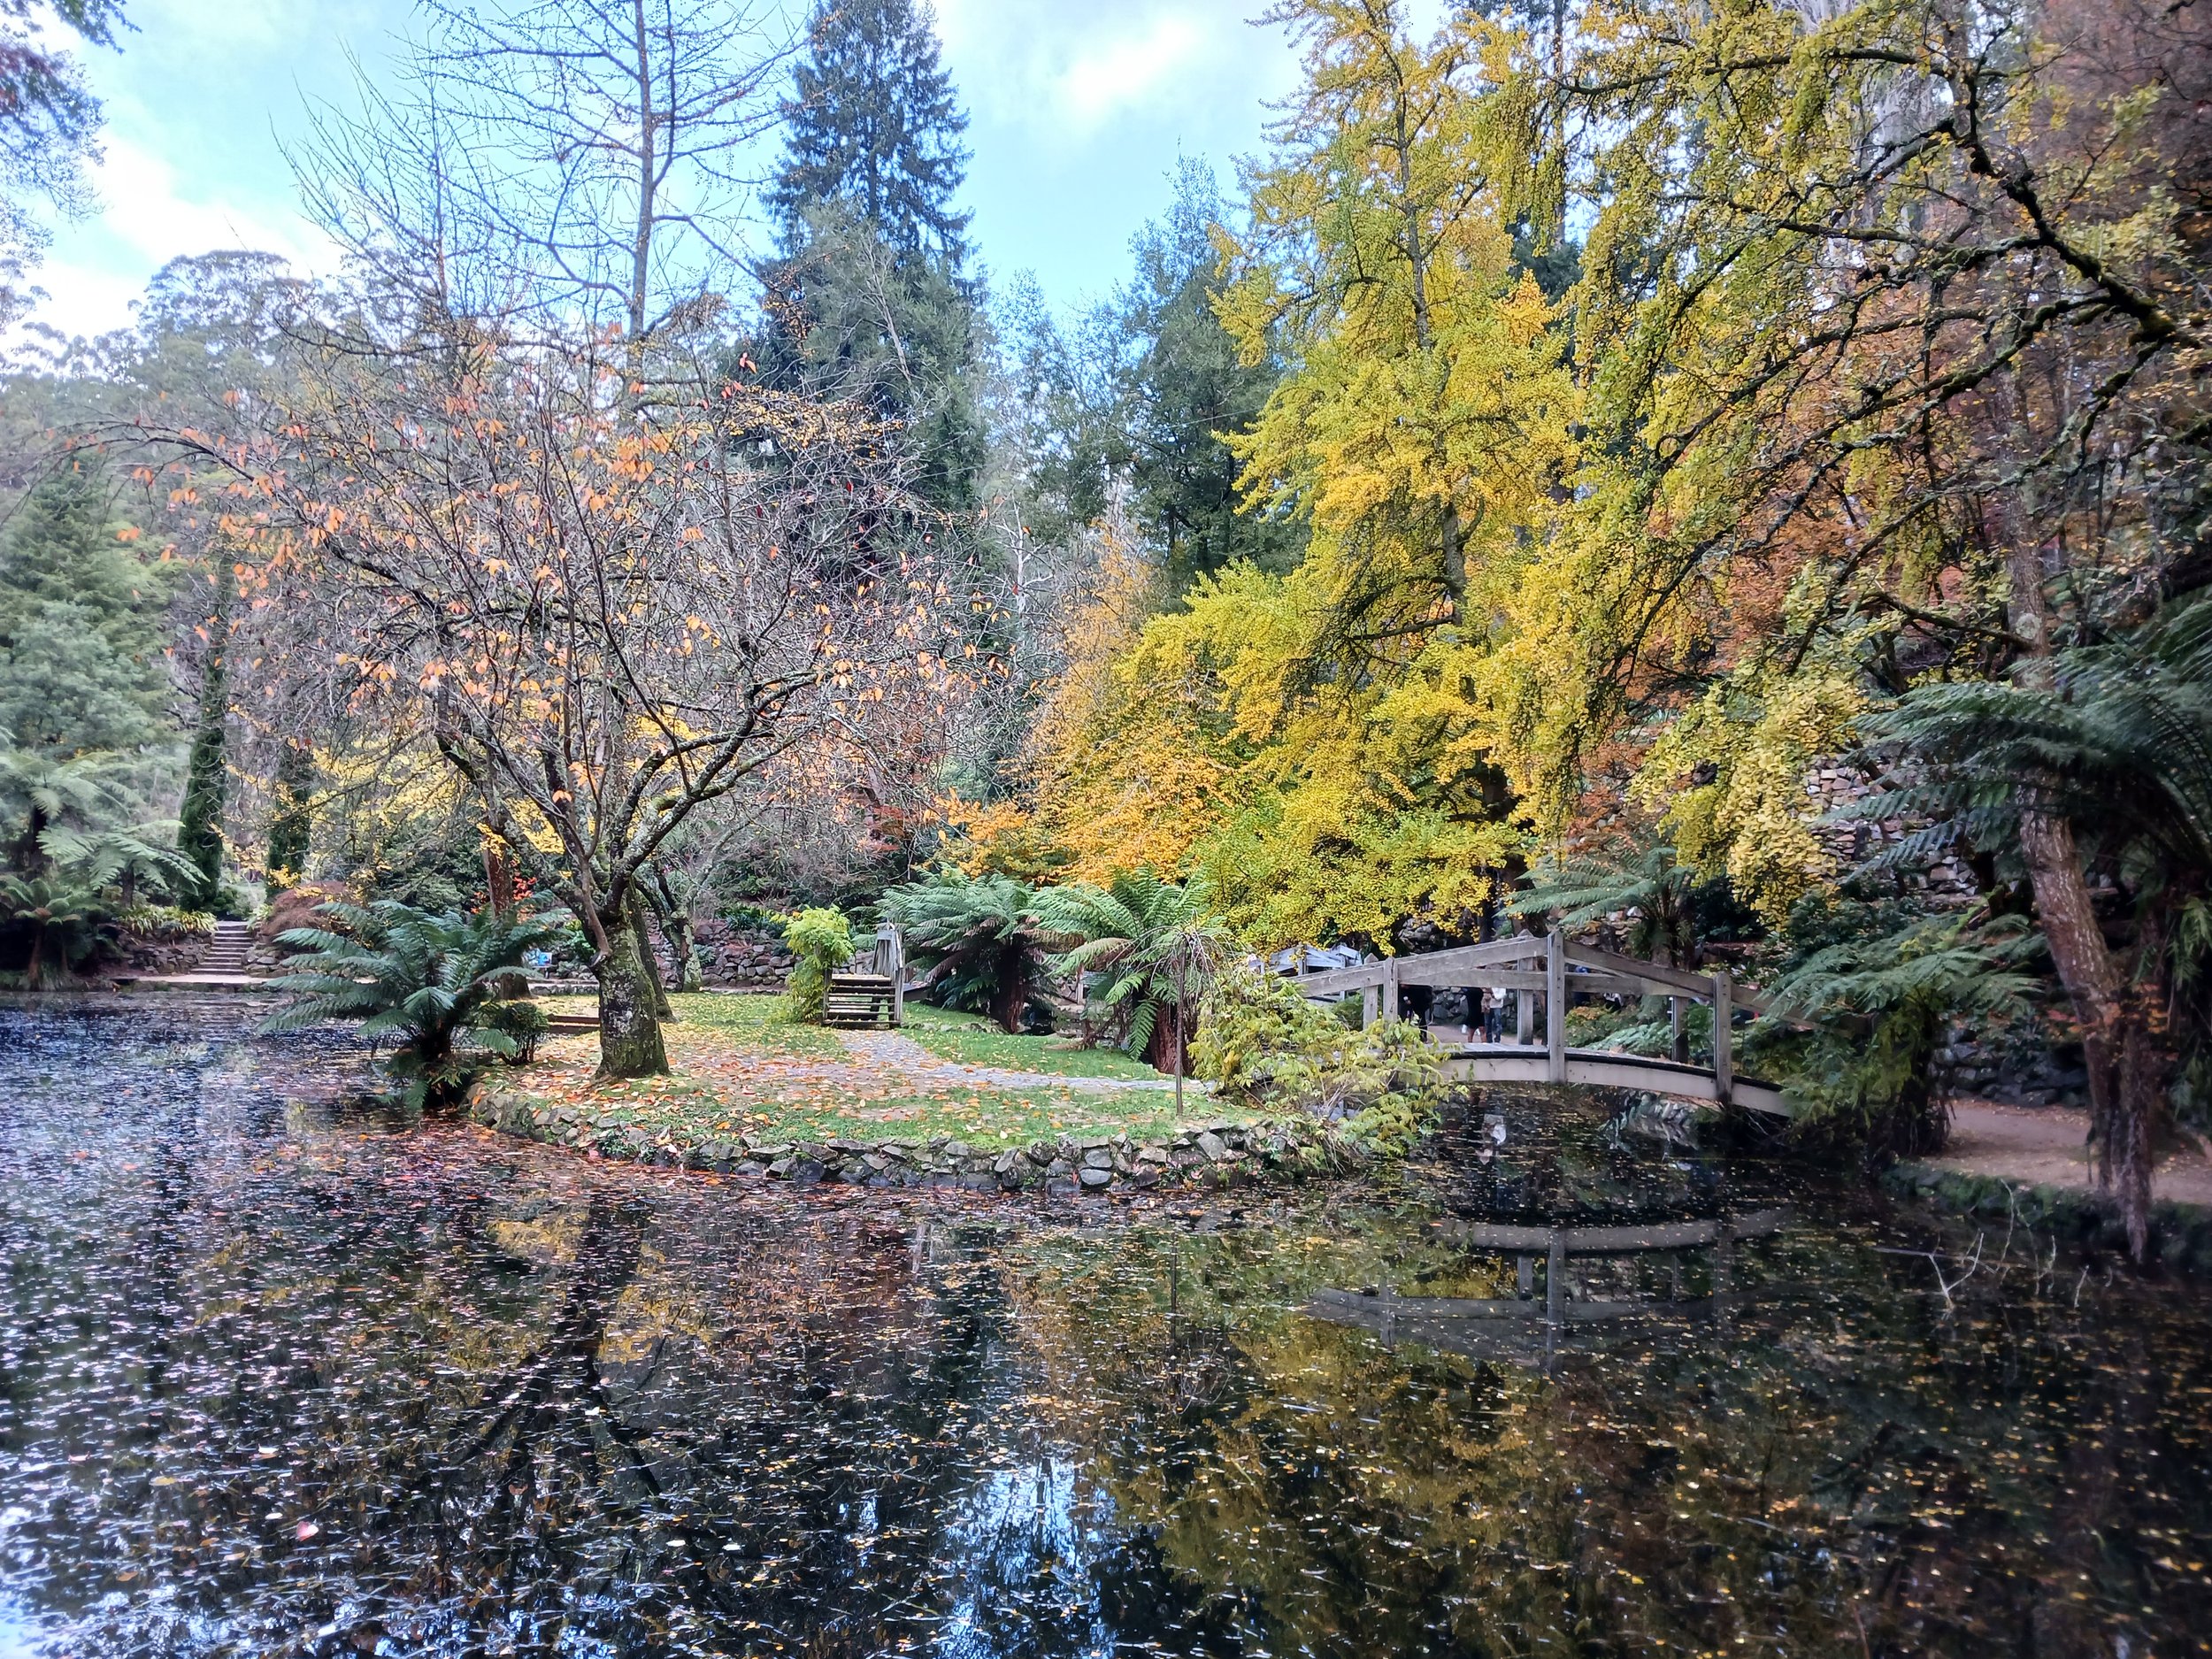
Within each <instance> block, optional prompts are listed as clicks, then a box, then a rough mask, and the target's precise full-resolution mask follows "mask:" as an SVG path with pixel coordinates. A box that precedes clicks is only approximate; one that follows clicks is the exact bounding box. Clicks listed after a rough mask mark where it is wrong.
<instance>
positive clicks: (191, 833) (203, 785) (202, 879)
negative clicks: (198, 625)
mask: <svg viewBox="0 0 2212 1659" xmlns="http://www.w3.org/2000/svg"><path fill="white" fill-rule="evenodd" d="M230 606H231V577H230V570H229V567H228V566H227V565H225V564H224V563H223V562H222V561H221V560H220V559H218V560H217V561H216V563H215V611H214V614H213V615H212V616H211V618H209V623H208V630H207V634H208V653H207V661H206V664H205V665H204V667H203V669H202V671H201V675H200V695H199V700H198V704H197V708H196V718H195V719H194V722H193V729H192V754H191V757H190V759H189V760H188V761H187V762H186V763H185V774H184V803H183V805H182V806H181V807H180V808H179V809H178V812H177V850H178V851H179V852H180V853H182V854H183V855H184V856H186V857H187V858H188V859H189V860H190V861H191V862H192V864H193V867H194V868H195V869H196V870H197V871H198V872H199V879H197V880H196V881H195V882H194V883H193V884H192V889H191V891H190V892H188V893H187V894H185V895H182V896H183V899H184V902H185V903H186V905H187V906H188V908H190V909H193V910H211V909H212V908H214V905H215V903H216V902H217V897H218V895H219V893H220V891H221V887H222V879H223V806H224V800H225V796H226V795H227V794H228V790H229V782H230V780H229V775H228V772H227V750H228V745H227V742H226V741H225V738H226V733H225V726H226V724H227V716H228V713H229V700H230V663H229V655H228V652H227V649H226V647H227V634H228V633H229V623H230Z"/></svg>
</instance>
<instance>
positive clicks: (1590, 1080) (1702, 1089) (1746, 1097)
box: [1444, 1042, 1793, 1118]
mask: <svg viewBox="0 0 2212 1659" xmlns="http://www.w3.org/2000/svg"><path fill="white" fill-rule="evenodd" d="M1565 1070H1566V1075H1565V1076H1564V1077H1563V1078H1562V1077H1555V1076H1554V1075H1553V1071H1552V1064H1551V1052H1550V1050H1548V1049H1547V1048H1534V1047H1525V1046H1524V1045H1522V1044H1520V1043H1514V1042H1478V1043H1462V1044H1458V1045H1455V1046H1449V1047H1447V1048H1446V1049H1445V1053H1444V1074H1445V1076H1447V1077H1448V1078H1450V1079H1453V1080H1454V1081H1455V1082H1461V1083H1552V1082H1563V1083H1583V1084H1587V1085H1588V1086H1590V1087H1593V1088H1635V1089H1645V1090H1647V1091H1649V1092H1650V1093H1651V1094H1671V1095H1674V1096H1675V1097H1677V1098H1678V1099H1681V1100H1695V1101H1711V1102H1720V1101H1722V1100H1723V1099H1724V1098H1725V1099H1726V1100H1727V1101H1728V1102H1730V1103H1732V1104H1734V1105H1737V1106H1744V1107H1748V1108H1749V1109H1750V1110H1753V1111H1755V1112H1763V1113H1764V1114H1766V1115H1767V1116H1769V1117H1772V1118H1788V1117H1791V1116H1793V1112H1792V1110H1791V1108H1790V1103H1789V1102H1788V1101H1787V1100H1786V1099H1785V1098H1784V1096H1783V1094H1782V1091H1781V1090H1780V1089H1779V1088H1778V1087H1775V1086H1774V1085H1773V1084H1771V1083H1767V1082H1763V1081H1761V1080H1760V1079H1756V1078H1747V1077H1737V1078H1733V1079H1731V1081H1730V1086H1729V1092H1728V1094H1727V1095H1726V1096H1723V1095H1722V1094H1721V1092H1720V1079H1719V1078H1718V1077H1717V1075H1716V1074H1715V1073H1713V1072H1711V1071H1708V1070H1706V1068H1704V1067H1703V1066H1697V1065H1683V1064H1678V1062H1676V1061H1673V1060H1659V1059H1654V1058H1652V1057H1651V1056H1647V1055H1640V1054H1617V1053H1615V1052H1613V1051H1612V1050H1611V1049H1609V1048H1569V1049H1568V1050H1566V1067H1565Z"/></svg>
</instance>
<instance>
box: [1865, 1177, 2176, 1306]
mask: <svg viewBox="0 0 2212 1659" xmlns="http://www.w3.org/2000/svg"><path fill="white" fill-rule="evenodd" d="M1881 1179H1882V1186H1883V1187H1884V1188H1885V1189H1886V1191H1888V1193H1889V1194H1891V1195H1892V1196H1893V1197H1896V1198H1906V1199H1917V1200H1919V1201H1920V1202H1924V1203H1927V1204H1930V1205H1932V1206H1933V1207H1934V1208H1936V1209H1938V1210H1946V1211H1947V1212H1949V1213H1950V1214H1952V1215H1956V1216H1966V1217H1978V1218H1981V1219H1984V1220H1986V1221H1987V1222H1989V1223H1991V1224H1992V1225H1994V1224H1996V1223H1998V1222H2005V1223H2008V1224H2009V1225H2017V1226H2024V1227H2027V1228H2029V1229H2031V1230H2032V1231H2036V1232H2040V1233H2046V1234H2047V1235H2050V1236H2053V1237H2056V1238H2061V1239H2065V1240H2069V1241H2070V1242H2072V1243H2076V1244H2087V1245H2093V1246H2095V1247H2096V1248H2100V1249H2102V1250H2106V1251H2108V1252H2110V1253H2112V1254H2114V1255H2124V1254H2126V1251H2127V1231H2126V1229H2125V1228H2124V1227H2123V1226H2122V1225H2121V1224H2120V1212H2119V1207H2118V1206H2117V1205H2116V1204H2115V1203H2114V1202H2112V1200H2111V1198H2110V1197H2109V1196H2108V1195H2106V1194H2101V1193H2085V1192H2078V1191H2075V1190H2074V1189H2072V1188H2070V1187H2038V1186H2034V1185H2032V1184H2030V1183H2028V1182H2025V1181H2012V1180H2007V1179H2005V1178H2004V1177H2003V1176H2001V1175H1977V1174H1970V1173H1969V1172H1968V1171H1963V1170H1945V1169H1936V1168H1933V1167H1932V1166H1930V1165H1928V1164H1916V1163H1904V1164H1893V1165H1891V1166H1890V1168H1889V1169H1888V1170H1886V1171H1884V1173H1883V1175H1882V1178H1881ZM2150 1221H2151V1238H2150V1247H2151V1248H2150V1255H2151V1259H2153V1260H2154V1261H2156V1262H2157V1263H2160V1264H2161V1265H2162V1266H2163V1267H2164V1268H2165V1269H2166V1271H2169V1272H2171V1273H2178V1274H2182V1275H2185V1276H2186V1277H2188V1278H2192V1279H2212V1210H2208V1209H2206V1208H2204V1207H2203V1206H2201V1205H2198V1204H2180V1203H2174V1202H2169V1201H2167V1200H2164V1199H2162V1200H2160V1201H2159V1202H2157V1203H2155V1204H2154V1205H2153V1206H2152V1207H2151V1217H2150Z"/></svg>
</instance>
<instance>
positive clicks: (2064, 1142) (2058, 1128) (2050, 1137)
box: [1921, 1101, 2212, 1205]
mask: <svg viewBox="0 0 2212 1659" xmlns="http://www.w3.org/2000/svg"><path fill="white" fill-rule="evenodd" d="M2088 1140H2089V1114H2088V1113H2087V1112H2085V1111H2071V1110H2065V1109H2063V1108H2061V1107H2052V1106H2044V1107H2027V1106H1999V1105H1996V1104H1994V1103H1993V1102H1989V1101H1961V1102H1958V1103H1957V1104H1956V1105H1955V1107H1954V1108H1953V1109H1952V1122H1951V1141H1950V1144H1949V1145H1948V1146H1947V1147H1946V1148H1944V1150H1943V1156H1941V1157H1936V1158H1924V1159H1922V1160H1921V1162H1922V1163H1924V1164H1926V1165H1927V1167H1929V1168H1930V1169H1936V1170H1956V1171H1962V1172H1963V1173H1965V1174H1969V1175H1993V1176H1996V1177H1997V1178H1999V1179H2002V1180H2008V1181H2018V1182H2020V1183H2022V1184H2024V1185H2025V1186H2030V1187H2071V1188H2073V1189H2074V1190H2076V1191H2078V1192H2085V1193H2086V1192H2094V1191H2095V1190H2096V1185H2097V1181H2096V1174H2095V1171H2093V1169H2092V1167H2091V1165H2090V1162H2089V1145H2088ZM2151 1192H2152V1196H2153V1197H2154V1198H2158V1199H2166V1200H2169V1201H2170V1202H2175V1203H2182V1204H2204V1205H2212V1160H2208V1159H2207V1158H2206V1157H2205V1156H2204V1155H2203V1154H2202V1153H2201V1152H2200V1151H2197V1150H2194V1149H2187V1150H2184V1151H2182V1152H2179V1153H2176V1154H2172V1155H2170V1156H2167V1157H2166V1158H2164V1159H2162V1161H2161V1162H2160V1164H2159V1165H2158V1168H2157V1169H2156V1170H2155V1171H2153V1172H2152V1177H2151Z"/></svg>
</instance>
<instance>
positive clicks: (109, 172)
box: [34, 0, 1297, 334]
mask: <svg viewBox="0 0 2212 1659" xmlns="http://www.w3.org/2000/svg"><path fill="white" fill-rule="evenodd" d="M795 3H796V0H795ZM1261 4H1263V0H937V8H936V9H937V18H938V26H939V32H940V35H941V38H942V41H943V44H944V57H945V62H946V65H947V67H948V68H949V70H950V71H951V73H952V75H953V79H954V81H955V82H956V85H957V87H958V89H959V93H960V96H961V99H962V101H963V103H964V105H965V106H966V108H967V111H968V113H969V121H970V125H969V128H968V134H967V142H968V145H969V148H970V149H971V150H972V151H973V152H974V158H973V160H972V162H971V164H970V166H969V175H968V184H967V188H966V189H965V191H964V205H965V206H967V207H968V208H969V209H971V210H972V212H973V213H974V216H975V218H974V224H973V226H972V229H971V236H972V240H973V242H974V244H975V246H976V248H977V250H978V251H979V255H980V257H981V259H982V261H983V263H984V264H985V265H987V267H988V269H989V270H990V271H991V272H992V273H993V274H994V276H995V278H996V279H998V280H1000V282H1001V283H1002V284H1003V281H1004V280H1005V279H1007V278H1009V277H1010V276H1012V275H1013V274H1014V273H1018V272H1021V271H1025V270H1026V271H1030V272H1033V273H1035V275H1036V277H1037V280H1038V281H1039V283H1040V285H1041V287H1042V288H1043V290H1044V293H1045V295H1046V297H1047V298H1048V300H1049V301H1050V302H1051V303H1053V304H1054V305H1055V306H1056V307H1059V308H1063V309H1074V308H1079V307H1080V306H1083V305H1085V304H1087V303H1090V302H1092V301H1094V300H1097V299H1100V298H1102V297H1104V296H1106V295H1107V294H1108V293H1109V292H1110V290H1111V288H1113V287H1114V285H1115V284H1116V283H1117V282H1118V281H1119V280H1121V279H1122V278H1123V277H1124V276H1125V274H1126V273H1127V270H1128V264H1129V261H1128V243H1129V239H1130V237H1131V235H1132V234H1133V233H1134V232H1135V231H1136V230H1137V228H1138V227H1140V226H1141V225H1142V224H1143V223H1144V221H1145V220H1147V219H1150V218H1152V217H1154V216H1155V215H1156V214H1158V213H1159V212H1161V211H1163V210H1164V208H1165V206H1166V204H1167V200H1168V196H1169V184H1168V175H1169V174H1170V173H1171V172H1172V171H1173V170H1174V167H1175V165H1176V163H1177V159H1178V157H1179V156H1181V155H1191V156H1197V157H1205V158H1207V159H1209V160H1210V161H1212V162H1213V163H1214V164H1215V165H1216V166H1217V169H1218V171H1219V173H1220V174H1221V177H1222V180H1223V182H1224V184H1225V185H1229V184H1231V183H1233V176H1234V174H1233V163H1234V158H1235V157H1237V156H1239V155H1241V154H1248V153H1251V152H1253V151H1254V150H1256V149H1258V147H1259V145H1260V143H1261V141H1262V134H1263V127H1264V125H1265V123H1266V121H1267V119H1268V111H1267V108H1266V104H1267V102H1268V101H1269V100H1271V99H1274V98H1279V97H1280V96H1283V95H1284V94H1286V92H1288V91H1289V90H1290V89H1291V88H1292V87H1294V85H1295V83H1296V79H1297V59H1296V54H1295V52H1294V50H1293V48H1292V46H1291V44H1290V42H1288V41H1287V40H1286V38H1285V36H1284V35H1283V33H1282V31H1281V30H1280V29H1279V28H1276V27H1256V26H1254V25H1253V24H1251V23H1250V22H1248V18H1249V17H1250V16H1251V15H1253V14H1254V13H1255V12H1257V11H1258V10H1259V9H1260V6H1261ZM412 12H413V5H412V3H411V0H129V4H128V6H127V15H128V17H129V19H130V20H131V22H132V24H133V25H134V33H131V34H129V35H125V36H124V37H123V41H122V50H120V51H119V52H114V51H107V50H101V49H98V48H90V49H87V50H85V51H84V52H82V53H81V60H82V61H83V63H84V64H85V66H86V69H87V73H88V80H89V82H90V84H91V86H92V88H93V90H94V91H95V93H96V95H97V96H99V97H100V98H101V99H102V101H103V102H104V104H105V106H106V111H107V129H106V132H105V134H104V139H103V143H104V149H105V152H106V155H105V159H104V162H103V164H102V165H101V166H100V167H99V169H98V171H97V174H96V185H97V190H98V196H99V210H98V211H97V212H96V214H95V215H94V216H92V217H90V218H88V219H83V220H81V221H77V222H74V223H63V224H61V225H59V226H58V227H57V230H56V234H55V237H54V245H53V248H52V250H51V251H50V254H49V256H48V258H47V260H46V262H45V264H44V265H42V267H41V269H40V270H39V271H38V273H36V274H35V278H34V280H35V281H36V282H37V283H38V285H39V286H40V287H41V288H44V289H45V290H46V291H47V294H48V296H49V297H48V299H47V300H46V301H45V302H44V303H43V304H42V306H41V308H40V310H39V311H38V312H37V313H36V319H37V320H39V321H41V322H43V323H45V324H47V325H49V326H53V327H55V328H58V329H59V330H61V331H62V332H63V333H65V334H96V333H99V332H103V331H104V330H106V329H110V328H114V327H118V326H122V325H124V324H126V323H127V322H128V321H129V320H130V315H131V311H130V307H131V303H132V302H133V301H134V299H136V298H137V297H138V296H139V295H140V293H141V292H142V290H143V289H144V287H145V284H146V280H147V279H148V278H149V277H150V276H151V275H152V274H153V273H154V272H156V271H157V270H158V269H159V268H160V267H161V266H162V265H163V264H165V262H166V261H168V260H169V259H172V258H174V257H178V256H180V255H187V254H201V253H208V252H212V251H215V250H226V249H240V248H250V249H257V250H266V251H271V252H275V253H280V254H282V255H284V256H285V257H288V258H289V259H291V260H292V261H293V262H294V264H295V265H296V266H299V267H301V268H303V269H304V270H306V271H310V272H322V271H327V270H329V269H332V268H333V267H334V264H335V257H334V251H333V250H332V249H331V248H330V246H329V244H328V243H327V242H325V241H324V240H323V238H322V236H321V234H320V233H319V232H318V231H317V230H316V228H315V227H313V226H312V225H311V224H309V223H308V222H307V221H306V220H305V219H303V217H302V216H301V214H300V213H299V211H298V209H297V206H296V196H295V191H294V187H293V182H292V176H291V173H290V171H289V168H288V165H287V164H286V162H285V159H284V153H283V152H284V147H285V145H286V144H287V143H288V142H294V141H296V139H297V138H298V137H299V136H300V134H302V133H303V130H304V127H305V125H306V115H307V111H308V110H309V108H310V106H311V104H313V103H314V102H316V101H336V102H339V103H341V104H343V103H346V102H348V101H349V99H350V96H351V93H352V88H353V86H354V74H355V67H354V66H355V65H356V64H357V65H359V66H360V68H361V70H362V71H363V72H364V73H367V74H368V75H370V76H372V77H377V76H380V74H382V73H384V71H385V69H386V66H387V65H388V64H389V63H390V61H391V59H392V56H393V53H394V50H395V48H396V45H397V43H398V37H399V36H401V35H403V34H404V33H405V32H406V30H407V28H408V27H409V23H410V19H411V13H412Z"/></svg>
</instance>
